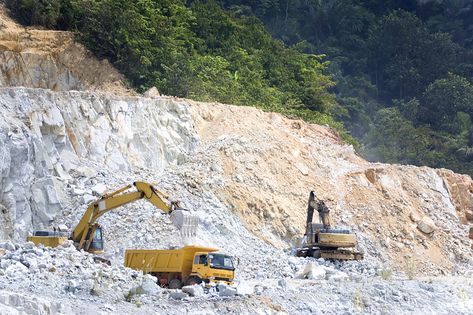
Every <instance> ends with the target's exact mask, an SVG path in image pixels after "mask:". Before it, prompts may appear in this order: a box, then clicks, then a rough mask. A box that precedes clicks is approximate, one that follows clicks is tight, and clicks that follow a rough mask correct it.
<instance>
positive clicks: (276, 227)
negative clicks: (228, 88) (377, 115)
mask: <svg viewBox="0 0 473 315" xmlns="http://www.w3.org/2000/svg"><path fill="white" fill-rule="evenodd" d="M0 60H1V62H0V314H130V313H137V314H148V313H158V314H187V313H192V314H222V313H231V314H254V313H257V314H297V313H300V314H310V313H314V314H354V313H370V314H371V313H372V314H384V313H400V314H434V313H435V314H471V313H473V286H472V284H473V260H472V258H473V250H472V248H471V240H469V239H468V229H469V226H470V225H473V215H472V213H473V195H472V193H473V181H472V180H471V178H470V177H469V176H466V175H461V174H455V173H454V172H452V171H450V170H446V169H432V168H428V167H415V166H409V165H389V164H381V163H370V162H367V161H365V160H364V159H363V158H361V157H360V156H358V155H357V153H356V152H355V150H354V148H353V147H352V146H350V145H348V144H346V143H344V142H343V141H342V139H341V138H340V137H339V135H338V134H337V133H336V132H335V131H334V130H332V129H330V128H329V127H327V126H319V125H314V124H308V123H305V122H303V121H301V120H296V119H290V118H287V117H283V116H281V115H279V114H274V113H267V112H263V111H261V110H258V109H255V108H251V107H237V106H232V105H225V104H216V103H214V104H211V103H199V102H195V101H192V100H186V99H179V98H175V97H170V96H160V95H159V93H157V92H156V91H154V92H152V91H151V92H150V93H146V94H145V95H137V94H136V93H134V92H132V91H130V90H129V89H127V88H126V85H125V84H124V83H122V82H123V79H122V78H121V76H120V74H119V73H118V72H117V71H116V70H114V69H113V68H112V67H111V66H110V65H109V64H108V63H107V62H105V61H98V60H96V59H94V58H93V57H92V55H91V54H90V53H89V52H87V51H86V49H85V48H83V47H82V46H81V45H79V44H77V43H75V42H74V38H73V36H72V35H71V34H69V33H67V32H54V31H44V30H36V29H29V28H28V29H25V28H23V27H20V26H18V25H17V24H15V23H14V22H12V21H11V20H10V19H9V18H8V17H7V16H6V14H5V13H4V10H2V13H1V14H0ZM137 180H141V181H147V182H150V183H156V185H157V187H159V188H160V189H162V190H164V191H165V192H167V193H168V194H169V195H170V198H172V199H174V200H180V201H181V203H183V205H184V206H185V208H187V209H190V210H191V211H192V212H193V213H195V214H196V215H198V217H199V219H200V225H199V231H198V235H197V238H196V239H195V240H193V242H195V243H196V244H201V245H206V246H214V247H218V248H219V249H220V250H221V251H222V252H224V253H227V254H229V255H232V256H234V257H237V258H238V260H239V265H238V267H237V270H236V279H235V286H233V287H230V286H228V287H227V286H222V287H221V288H219V290H209V291H207V290H205V291H204V290H203V288H202V287H200V286H190V287H184V288H183V289H182V290H170V289H165V288H161V287H159V286H158V285H157V284H156V279H155V278H154V277H152V276H150V275H146V274H143V273H142V272H137V271H134V270H131V269H128V268H125V267H123V257H124V250H125V249H129V248H130V249H132V248H137V249H142V248H147V249H165V248H173V247H178V246H182V245H183V244H182V239H181V238H180V236H179V235H178V233H177V232H176V231H175V229H174V228H173V226H172V225H171V223H170V220H169V218H168V217H167V216H166V215H165V214H164V213H162V212H160V211H159V210H158V209H155V208H153V207H152V205H150V204H148V203H145V202H144V201H139V202H136V203H133V204H130V205H127V206H125V207H121V208H118V209H116V210H114V211H111V212H110V213H108V214H106V215H105V216H103V217H102V218H101V219H100V223H101V225H102V226H103V227H104V231H105V241H106V243H105V247H106V251H105V254H104V255H105V257H106V258H107V259H109V260H110V261H111V262H112V264H111V266H108V265H104V264H99V263H95V262H94V260H93V257H92V255H91V254H89V253H86V252H83V251H77V250H76V249H75V248H74V246H73V245H72V244H71V243H70V242H68V243H66V244H64V245H63V246H60V247H58V248H48V247H43V246H35V245H34V244H33V243H30V242H26V237H27V235H30V234H31V233H32V231H33V230H35V229H47V228H51V227H53V226H58V225H60V224H65V225H66V226H67V227H68V228H69V229H71V228H73V227H74V225H75V224H77V222H78V221H79V219H80V217H81V216H82V214H83V213H84V211H85V208H86V207H87V205H88V204H89V203H90V202H92V201H94V200H96V199H97V198H98V197H99V196H100V195H102V194H104V193H106V192H110V191H114V190H116V189H118V188H120V187H122V186H125V185H128V184H130V183H132V182H134V181H137ZM310 190H314V191H316V192H317V194H318V196H319V197H320V198H322V199H324V200H325V201H326V203H327V205H328V206H329V207H330V208H331V209H332V216H333V221H334V222H335V225H337V226H340V227H350V228H352V229H353V230H354V231H355V233H356V234H357V237H358V240H359V245H358V247H359V250H361V251H362V252H363V253H364V255H365V259H364V260H363V261H351V262H333V261H326V260H324V259H315V258H299V257H295V256H294V250H293V248H294V247H295V246H297V245H298V243H299V241H300V239H301V237H302V235H303V234H304V228H305V217H306V207H307V198H308V195H309V191H310ZM153 278H154V279H153Z"/></svg>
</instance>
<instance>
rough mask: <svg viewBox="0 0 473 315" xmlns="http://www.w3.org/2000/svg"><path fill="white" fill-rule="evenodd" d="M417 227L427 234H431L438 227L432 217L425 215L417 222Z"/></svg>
mask: <svg viewBox="0 0 473 315" xmlns="http://www.w3.org/2000/svg"><path fill="white" fill-rule="evenodd" d="M417 228H418V229H419V230H420V231H421V232H423V233H425V234H430V233H432V232H434V231H435V230H436V229H437V226H436V225H435V223H434V221H432V219H431V218H429V217H428V216H424V217H422V219H421V220H420V221H419V222H417Z"/></svg>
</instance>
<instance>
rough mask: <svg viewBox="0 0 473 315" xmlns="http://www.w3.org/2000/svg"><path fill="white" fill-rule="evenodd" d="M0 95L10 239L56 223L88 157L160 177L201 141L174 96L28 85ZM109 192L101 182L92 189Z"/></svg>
mask: <svg viewBox="0 0 473 315" xmlns="http://www.w3.org/2000/svg"><path fill="white" fill-rule="evenodd" d="M0 94H1V95H0V107H1V109H0V111H1V112H2V117H3V119H2V120H1V121H0V156H1V157H2V158H1V163H0V175H1V177H0V204H1V206H2V208H3V209H5V210H4V211H2V212H0V221H2V222H4V225H3V226H4V228H2V229H1V233H2V234H3V235H4V237H5V238H13V239H15V240H20V239H24V237H25V236H26V233H27V232H28V231H30V230H31V229H32V228H45V227H48V226H49V225H50V224H51V223H52V221H53V219H54V217H55V215H57V213H58V211H59V210H61V209H63V208H64V207H65V206H66V205H67V203H68V198H67V197H66V196H65V195H64V191H65V187H66V186H67V185H68V184H70V182H71V179H72V177H71V174H72V175H73V174H74V173H75V172H79V173H80V172H81V171H82V170H81V163H80V160H81V159H87V160H89V161H93V162H96V163H99V164H101V165H104V166H105V167H108V168H110V169H112V170H114V171H126V170H130V169H131V167H146V168H151V169H153V170H154V171H155V172H156V173H160V172H162V171H163V169H164V168H165V167H166V166H167V165H169V164H179V163H181V162H182V161H183V160H184V158H185V156H186V155H187V152H188V151H189V150H190V149H191V148H192V147H193V146H194V145H195V142H196V138H195V134H194V131H193V130H192V120H191V116H190V114H189V112H188V111H187V109H186V107H185V106H184V105H182V104H180V103H179V102H173V101H171V100H170V99H160V100H150V99H144V98H133V97H132V98H130V99H128V100H122V99H114V98H113V97H111V96H109V95H94V94H91V93H85V94H83V93H81V92H64V94H62V93H54V92H51V91H49V90H42V89H36V90H35V89H26V88H3V89H0ZM97 171H98V170H92V173H96V172H97ZM84 175H90V174H84ZM105 189H106V187H105V185H104V183H97V184H96V185H95V186H94V187H92V192H94V193H95V194H96V195H100V194H102V193H103V192H104V191H105ZM79 191H80V189H79ZM84 198H85V197H84ZM86 201H91V200H86Z"/></svg>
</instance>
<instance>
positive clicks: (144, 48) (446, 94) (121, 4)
mask: <svg viewBox="0 0 473 315" xmlns="http://www.w3.org/2000/svg"><path fill="white" fill-rule="evenodd" d="M4 1H6V2H7V4H8V5H9V8H10V9H11V10H12V13H13V14H14V15H15V16H17V18H18V19H19V20H20V21H21V22H22V23H25V24H32V23H33V24H41V25H45V26H48V27H57V28H60V29H69V30H75V31H77V32H78V34H80V38H81V40H82V41H83V42H84V43H85V44H86V45H87V46H88V47H89V48H90V49H91V50H92V51H93V52H94V53H95V54H97V55H98V56H100V57H104V58H107V59H109V60H110V61H111V62H112V63H113V64H114V65H115V66H116V67H117V68H118V69H119V70H121V71H122V72H123V73H124V74H125V75H126V77H127V78H128V80H129V81H130V83H131V84H132V85H133V86H135V87H136V88H137V89H138V90H140V91H142V90H145V89H147V88H149V87H150V86H156V87H158V89H159V90H160V91H161V92H163V93H165V94H171V95H177V96H182V97H190V98H194V99H197V100H205V101H213V100H217V101H221V102H226V103H233V104H241V105H253V106H258V107H260V108H263V109H266V110H273V111H278V112H282V113H285V114H289V115H296V116H299V117H303V118H305V119H307V120H309V121H313V122H318V123H328V124H330V125H332V126H336V127H338V128H339V129H340V130H342V128H343V127H342V125H341V124H340V123H336V122H335V120H337V121H340V122H343V124H344V126H345V128H347V129H348V130H349V131H350V133H351V135H353V136H354V137H355V138H356V139H358V141H359V142H360V143H361V146H360V150H361V152H362V153H363V155H364V156H365V157H366V158H368V159H371V160H380V161H386V162H399V163H411V164H416V165H430V166H434V167H448V168H451V169H454V170H455V171H460V172H465V173H469V174H473V127H472V123H471V120H472V117H473V116H472V115H473V86H472V83H471V82H472V78H473V53H472V50H471V49H472V48H473V0H444V1H434V0H430V1H429V0H427V1H420V0H419V1H414V0H410V1H400V0H387V1H373V0H232V1H230V0H228V1H227V0H210V1H190V0H189V1H184V0H176V1H172V0H163V1H158V0H139V1H125V0H34V1H33V0H4ZM274 38H276V39H279V40H275V39H274ZM323 56H326V57H323ZM327 60H329V61H330V63H328V62H327ZM334 83H336V85H334Z"/></svg>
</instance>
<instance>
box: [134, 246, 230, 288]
mask: <svg viewBox="0 0 473 315" xmlns="http://www.w3.org/2000/svg"><path fill="white" fill-rule="evenodd" d="M217 251H218V249H216V248H210V247H202V246H185V247H182V248H180V249H168V250H155V249H127V250H126V251H125V267H129V268H132V269H135V270H141V271H143V272H145V273H148V274H151V275H153V276H155V277H157V279H158V284H159V285H160V286H163V287H169V288H170V289H179V288H181V287H182V286H183V285H192V284H201V283H202V282H204V283H206V284H211V283H217V282H220V281H221V282H224V283H226V284H229V285H231V284H233V278H234V276H235V267H234V264H233V259H232V257H231V256H228V255H224V254H220V253H216V252H217Z"/></svg>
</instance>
